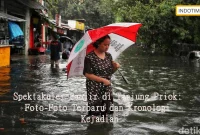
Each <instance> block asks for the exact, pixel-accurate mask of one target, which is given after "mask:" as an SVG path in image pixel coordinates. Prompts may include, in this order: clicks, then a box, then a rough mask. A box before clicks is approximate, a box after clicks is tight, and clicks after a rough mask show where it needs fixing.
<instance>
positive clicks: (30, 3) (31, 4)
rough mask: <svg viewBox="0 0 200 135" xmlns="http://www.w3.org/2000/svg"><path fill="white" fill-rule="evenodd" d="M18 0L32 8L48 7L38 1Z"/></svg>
mask: <svg viewBox="0 0 200 135" xmlns="http://www.w3.org/2000/svg"><path fill="white" fill-rule="evenodd" d="M17 1H18V2H20V3H21V4H23V5H25V6H27V7H29V8H32V9H47V8H46V7H44V6H43V5H42V4H40V3H39V2H36V1H32V0H17Z"/></svg>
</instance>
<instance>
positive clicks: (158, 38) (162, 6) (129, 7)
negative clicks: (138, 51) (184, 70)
mask: <svg viewBox="0 0 200 135" xmlns="http://www.w3.org/2000/svg"><path fill="white" fill-rule="evenodd" d="M199 2H200V1H199V0H198V1H193V0H135V1H134V2H133V1H132V0H123V1H115V4H114V6H115V8H113V11H114V13H115V17H116V20H117V21H129V22H139V23H142V24H143V26H142V27H141V29H140V31H139V36H138V37H139V40H140V41H142V42H143V43H145V44H146V45H147V46H149V47H151V46H152V45H155V47H156V48H158V49H160V50H162V51H166V52H167V51H170V50H171V48H172V46H173V45H174V44H176V43H180V42H185V43H196V44H199V43H200V38H199V36H198V35H199V34H200V32H199V25H200V20H199V18H198V17H177V16H176V15H175V6H176V5H180V4H190V3H191V4H198V3H199Z"/></svg>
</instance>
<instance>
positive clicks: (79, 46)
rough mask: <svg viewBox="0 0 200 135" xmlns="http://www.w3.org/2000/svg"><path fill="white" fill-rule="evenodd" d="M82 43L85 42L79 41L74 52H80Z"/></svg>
mask: <svg viewBox="0 0 200 135" xmlns="http://www.w3.org/2000/svg"><path fill="white" fill-rule="evenodd" d="M84 43H85V41H84V40H81V41H80V42H79V44H78V45H77V46H76V48H75V50H74V52H75V53H77V52H78V51H80V50H81V48H82V47H83V45H84Z"/></svg>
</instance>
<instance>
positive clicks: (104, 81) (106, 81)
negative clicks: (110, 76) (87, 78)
mask: <svg viewBox="0 0 200 135" xmlns="http://www.w3.org/2000/svg"><path fill="white" fill-rule="evenodd" d="M102 83H103V84H104V85H105V86H108V85H111V82H110V81H109V80H107V79H105V78H102Z"/></svg>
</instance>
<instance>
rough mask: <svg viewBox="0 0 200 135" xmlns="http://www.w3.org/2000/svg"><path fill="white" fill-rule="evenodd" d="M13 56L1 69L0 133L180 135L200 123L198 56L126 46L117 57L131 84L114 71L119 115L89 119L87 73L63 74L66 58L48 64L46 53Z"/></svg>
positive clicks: (113, 83)
mask: <svg viewBox="0 0 200 135" xmlns="http://www.w3.org/2000/svg"><path fill="white" fill-rule="evenodd" d="M11 58H12V61H11V66H10V67H7V68H0V134H1V135H36V134H38V135H68V134H70V135H73V134H74V135H94V134H95V135H160V134H163V135H176V134H177V135H178V134H181V132H182V130H181V129H183V127H184V128H186V127H187V128H190V127H194V128H195V127H199V125H200V114H199V112H200V107H199V103H200V83H199V80H200V64H199V61H188V60H185V59H184V60H182V59H180V58H178V57H169V56H157V55H151V56H150V55H148V54H141V53H138V52H137V49H135V48H133V47H132V48H130V49H128V50H126V51H124V52H123V53H122V54H121V55H120V57H119V58H118V59H117V61H118V62H119V63H120V64H121V68H120V71H121V72H122V74H123V75H124V76H125V78H126V79H127V80H128V82H129V84H126V83H125V81H124V80H123V78H122V77H121V75H120V73H119V72H116V73H115V74H114V75H113V76H112V86H113V94H114V105H115V107H114V110H115V114H114V116H113V117H115V118H117V119H116V121H114V122H111V123H94V124H89V123H85V122H84V121H81V116H83V115H86V114H87V107H86V106H87V100H86V86H85V78H84V77H73V78H69V79H67V74H66V69H65V67H66V63H67V61H66V60H61V61H60V67H59V68H51V67H50V58H49V55H33V56H20V55H16V56H12V57H11ZM83 107H85V108H83Z"/></svg>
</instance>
